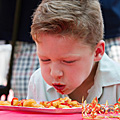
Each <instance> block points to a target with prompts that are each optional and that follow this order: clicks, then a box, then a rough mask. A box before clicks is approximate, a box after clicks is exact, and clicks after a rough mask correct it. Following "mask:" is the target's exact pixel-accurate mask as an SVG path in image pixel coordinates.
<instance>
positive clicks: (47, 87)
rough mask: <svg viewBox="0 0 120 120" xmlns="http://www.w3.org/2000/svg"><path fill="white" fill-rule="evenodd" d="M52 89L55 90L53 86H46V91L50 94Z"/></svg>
mask: <svg viewBox="0 0 120 120" xmlns="http://www.w3.org/2000/svg"><path fill="white" fill-rule="evenodd" d="M51 88H53V86H50V85H48V84H46V91H47V92H48V91H49V90H50V89H51Z"/></svg>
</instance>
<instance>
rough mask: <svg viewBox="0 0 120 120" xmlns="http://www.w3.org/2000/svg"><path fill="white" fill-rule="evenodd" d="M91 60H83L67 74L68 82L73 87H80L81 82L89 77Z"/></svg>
mask: <svg viewBox="0 0 120 120" xmlns="http://www.w3.org/2000/svg"><path fill="white" fill-rule="evenodd" d="M93 63H94V62H93V60H84V61H83V62H80V63H78V64H77V66H76V67H74V68H72V71H70V73H69V75H68V76H69V80H70V81H69V82H70V83H72V84H73V85H76V86H77V85H80V84H82V82H83V81H84V80H85V79H86V78H87V77H88V76H89V75H90V73H91V70H92V66H93Z"/></svg>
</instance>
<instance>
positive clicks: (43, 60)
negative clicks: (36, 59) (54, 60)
mask: <svg viewBox="0 0 120 120" xmlns="http://www.w3.org/2000/svg"><path fill="white" fill-rule="evenodd" d="M40 60H41V61H42V62H49V61H50V59H40Z"/></svg>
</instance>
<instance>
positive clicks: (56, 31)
mask: <svg viewBox="0 0 120 120" xmlns="http://www.w3.org/2000/svg"><path fill="white" fill-rule="evenodd" d="M31 35H32V37H33V40H34V41H35V43H36V47H37V54H38V57H39V62H40V67H41V68H40V69H38V70H37V71H36V72H35V73H34V74H33V75H32V76H31V79H30V82H29V87H28V96H27V98H28V99H30V98H31V99H35V100H36V101H46V100H48V101H50V100H53V99H57V98H59V97H65V96H69V97H70V98H71V99H72V100H77V101H79V102H82V97H83V96H84V98H85V99H86V100H87V102H91V101H92V99H93V98H94V97H97V98H98V100H99V103H105V102H106V100H108V101H109V103H110V104H114V103H115V102H116V101H117V100H118V98H119V97H120V92H119V91H120V73H119V71H120V67H119V66H118V65H117V64H116V63H114V62H113V61H112V60H111V59H110V58H108V57H107V55H106V54H105V53H104V51H105V43H104V41H103V40H102V39H103V20H102V15H101V10H100V4H99V2H98V0H92V1H91V0H43V1H42V3H41V4H40V5H39V6H38V8H37V9H36V11H35V13H34V15H33V23H32V26H31Z"/></svg>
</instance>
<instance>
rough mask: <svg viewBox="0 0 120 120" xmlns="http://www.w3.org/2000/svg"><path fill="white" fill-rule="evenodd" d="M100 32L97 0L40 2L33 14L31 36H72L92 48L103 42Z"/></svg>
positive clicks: (100, 15) (100, 16)
mask: <svg viewBox="0 0 120 120" xmlns="http://www.w3.org/2000/svg"><path fill="white" fill-rule="evenodd" d="M103 29H104V26H103V18H102V14H101V8H100V3H99V1H98V0H43V1H42V2H41V4H40V5H39V6H38V7H37V9H36V10H35V12H34V14H33V22H32V25H31V35H32V36H34V35H36V34H38V33H48V34H60V35H72V36H74V37H76V38H78V39H79V38H84V41H83V42H84V43H87V44H90V45H91V46H92V47H93V46H95V45H96V44H97V43H98V42H99V41H100V40H102V39H103Z"/></svg>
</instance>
